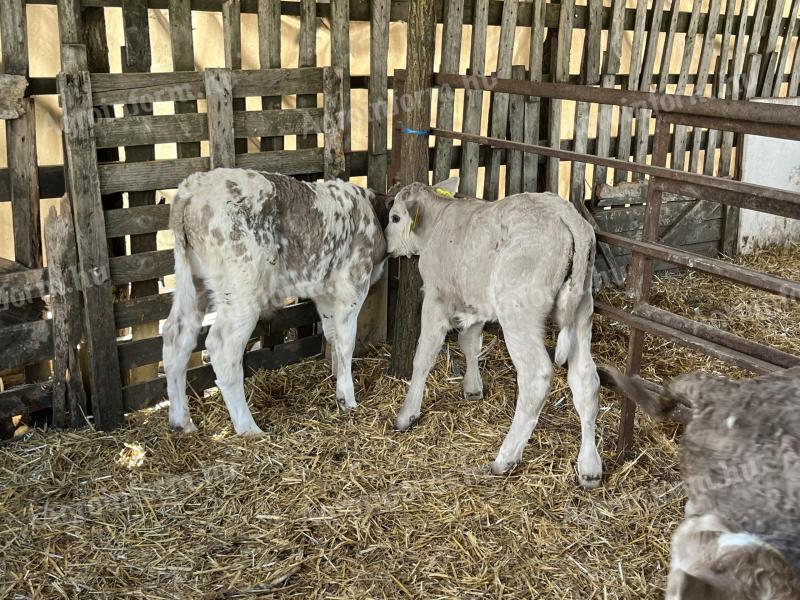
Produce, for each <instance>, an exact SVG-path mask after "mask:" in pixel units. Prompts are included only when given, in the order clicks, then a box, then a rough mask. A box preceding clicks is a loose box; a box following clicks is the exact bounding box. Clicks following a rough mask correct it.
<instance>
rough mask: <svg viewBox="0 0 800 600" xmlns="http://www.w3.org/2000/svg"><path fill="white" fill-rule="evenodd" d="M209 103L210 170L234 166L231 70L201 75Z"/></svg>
mask: <svg viewBox="0 0 800 600" xmlns="http://www.w3.org/2000/svg"><path fill="white" fill-rule="evenodd" d="M203 76H204V79H205V84H206V98H207V99H208V136H209V147H210V154H211V168H212V169H218V168H220V167H227V168H233V167H234V166H236V148H235V147H234V145H233V77H232V74H231V70H230V69H206V70H205V71H204V72H203Z"/></svg>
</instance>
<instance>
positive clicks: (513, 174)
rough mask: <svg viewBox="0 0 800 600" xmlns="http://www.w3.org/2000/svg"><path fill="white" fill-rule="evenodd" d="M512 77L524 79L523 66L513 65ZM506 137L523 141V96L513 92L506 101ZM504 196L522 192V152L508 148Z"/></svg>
mask: <svg viewBox="0 0 800 600" xmlns="http://www.w3.org/2000/svg"><path fill="white" fill-rule="evenodd" d="M511 77H512V79H525V66H524V65H514V67H512V69H511ZM508 139H510V140H512V141H515V142H524V141H525V97H524V96H520V95H518V94H514V95H512V96H510V97H509V102H508ZM506 156H507V161H506V196H510V195H512V194H518V193H520V192H522V191H523V190H522V152H520V151H518V150H508V151H507V152H506Z"/></svg>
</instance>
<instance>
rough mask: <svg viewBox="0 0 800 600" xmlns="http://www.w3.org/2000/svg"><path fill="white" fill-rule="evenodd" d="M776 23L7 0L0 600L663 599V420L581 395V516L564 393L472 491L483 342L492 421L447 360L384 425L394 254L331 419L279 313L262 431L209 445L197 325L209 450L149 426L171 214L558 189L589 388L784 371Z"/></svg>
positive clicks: (317, 350) (760, 18) (396, 327)
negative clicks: (306, 192) (351, 398)
mask: <svg viewBox="0 0 800 600" xmlns="http://www.w3.org/2000/svg"><path fill="white" fill-rule="evenodd" d="M799 17H800V1H798V0H785V1H784V0H765V1H762V0H703V1H702V2H690V1H688V0H647V1H636V0H561V1H560V2H559V1H555V0H549V1H548V0H529V1H525V0H503V1H500V0H468V1H466V2H465V1H464V0H408V1H394V2H390V1H389V0H372V1H371V2H366V1H362V0H331V1H330V2H315V1H312V0H300V1H284V2H280V1H277V0H221V1H217V0H59V1H58V3H56V2H55V0H6V1H5V2H4V3H3V5H2V6H1V7H0V42H1V43H2V69H0V71H2V73H3V74H2V75H0V118H3V120H4V123H5V127H4V128H0V167H2V168H0V431H1V432H2V433H3V434H4V437H6V438H8V439H7V440H4V441H2V442H0V482H2V485H0V506H2V507H3V510H2V511H0V514H1V515H2V516H0V531H2V536H0V539H1V540H2V541H0V543H2V546H3V552H2V555H1V556H0V565H1V566H2V568H0V595H1V596H3V597H6V596H7V597H19V598H23V597H57V596H59V597H65V596H66V597H73V596H81V597H83V596H88V595H89V594H98V595H107V596H122V595H128V596H137V597H147V598H154V597H169V598H174V597H198V596H202V597H209V598H227V597H230V598H233V597H272V596H280V597H298V598H300V597H302V598H307V597H322V596H325V597H387V598H389V597H390V598H394V597H401V596H410V597H418V596H419V597H421V596H425V597H428V596H430V597H461V598H468V597H485V596H496V597H509V598H516V597H520V598H522V597H526V598H527V597H541V598H553V597H558V598H562V597H563V598H593V597H598V598H599V597H602V598H661V597H663V594H664V589H665V583H666V574H667V571H668V568H669V556H670V546H669V540H670V535H671V533H672V531H673V530H674V529H675V527H676V525H677V524H678V523H679V522H680V521H681V519H682V517H683V510H684V502H685V496H684V494H683V491H682V488H681V482H680V476H679V453H678V446H677V440H678V439H679V438H680V434H681V431H682V427H681V426H680V425H679V424H675V423H666V424H659V423H654V422H653V421H651V420H650V419H648V418H647V417H645V416H642V415H640V414H637V413H636V411H635V410H634V409H633V407H632V406H631V405H630V404H629V403H626V402H624V401H622V399H621V397H620V396H618V395H617V394H615V393H614V391H613V390H611V389H608V388H605V387H604V388H602V390H601V411H600V416H599V418H598V438H599V442H600V451H601V455H602V457H603V460H604V463H605V464H606V476H605V477H604V480H603V483H602V485H601V486H600V488H598V489H597V490H594V491H591V492H584V491H581V490H579V489H578V487H577V484H576V473H575V466H574V462H575V457H576V456H577V452H578V447H579V440H580V434H579V431H580V423H579V419H578V417H577V415H576V414H575V411H574V409H573V408H572V402H571V398H570V393H569V390H568V388H567V382H566V377H565V373H566V371H564V370H562V369H557V370H556V376H555V378H554V381H553V385H552V389H551V392H550V395H549V398H548V402H547V404H546V408H545V411H544V413H543V415H542V418H541V420H540V422H539V426H538V427H537V429H536V430H535V432H534V435H533V437H532V439H531V441H530V443H529V445H528V447H527V449H526V451H525V454H524V460H523V463H522V464H521V465H520V466H519V467H518V468H517V469H516V470H514V471H513V472H512V473H511V474H509V475H507V476H503V477H494V476H491V475H489V473H488V464H489V462H490V460H491V458H492V452H493V451H494V450H495V449H496V446H497V444H499V441H500V440H501V439H502V436H503V434H504V432H505V431H506V429H507V426H508V423H509V422H510V420H511V417H512V414H513V411H514V402H515V396H516V374H515V371H514V368H513V365H512V363H511V361H510V359H509V357H508V354H507V352H506V349H505V345H504V343H503V338H502V331H501V330H499V329H498V328H491V329H490V330H489V331H488V332H487V334H486V335H485V338H484V349H483V351H482V353H481V359H480V363H481V368H482V374H483V379H484V382H485V398H484V399H483V400H482V401H477V402H471V401H466V400H464V399H463V395H462V391H461V379H462V376H463V371H464V363H463V356H462V355H461V353H460V351H459V349H458V344H457V343H455V339H452V340H451V339H448V342H447V344H446V346H445V348H444V350H443V352H442V353H441V354H440V356H439V359H438V361H437V364H436V367H435V369H434V371H433V373H432V375H431V378H430V379H429V381H428V388H427V390H428V391H427V396H426V402H427V403H428V406H429V407H428V408H427V412H426V415H425V418H424V419H423V420H422V421H421V422H420V423H419V425H418V426H417V427H415V428H414V429H413V430H412V431H410V432H407V433H402V434H401V433H398V432H395V431H394V430H393V429H392V419H393V417H394V414H395V413H396V411H397V409H398V408H399V406H400V404H401V403H402V398H403V396H404V394H405V391H406V388H407V383H406V380H407V379H408V378H409V375H410V359H411V357H413V349H414V345H415V343H416V334H417V332H418V327H419V325H418V316H415V314H414V310H413V306H415V304H416V303H418V301H419V296H418V287H419V283H418V275H417V274H416V273H415V267H413V263H406V262H404V261H400V262H399V263H393V264H392V265H391V267H390V269H389V272H388V274H387V276H386V277H385V278H384V279H382V280H381V281H380V282H379V283H378V284H377V285H376V286H375V287H374V288H373V290H372V291H371V293H370V297H369V298H368V301H367V303H366V304H365V306H364V309H363V310H362V314H361V317H360V320H359V337H360V346H361V348H360V350H359V353H358V357H357V358H356V359H355V361H354V367H353V368H354V379H355V382H356V396H357V399H358V401H359V404H360V407H359V409H358V410H357V411H356V412H354V413H352V414H343V413H341V412H340V411H339V409H338V407H337V403H336V398H335V379H334V378H333V377H332V376H331V373H330V366H329V364H328V362H327V361H326V359H325V341H324V337H323V335H322V330H321V327H320V325H319V317H318V315H317V313H316V310H315V309H314V306H313V304H312V303H310V302H308V301H304V300H302V299H297V298H292V299H287V303H286V307H285V309H284V310H283V311H281V312H280V313H279V314H278V315H277V316H275V318H273V319H272V320H271V321H268V322H262V323H259V325H258V326H257V329H256V331H254V334H253V339H252V344H251V346H250V348H249V351H248V352H247V354H246V358H245V363H246V365H247V370H246V373H247V376H248V377H247V396H248V400H249V402H250V406H251V408H252V410H253V413H254V415H255V417H256V420H257V421H258V422H259V423H260V424H261V426H262V428H263V429H264V430H265V431H266V432H267V435H265V436H263V437H261V438H258V439H244V438H241V437H238V436H236V435H234V432H233V430H232V428H231V425H230V419H229V417H228V413H227V411H226V410H225V405H224V403H223V401H222V399H221V398H220V396H219V393H218V392H217V391H216V389H215V388H214V372H213V369H212V367H211V365H210V364H209V363H208V360H207V356H206V355H205V352H204V340H205V334H206V333H207V331H208V328H207V325H208V323H209V322H211V320H213V315H210V316H209V318H208V319H209V320H208V321H207V322H206V328H204V330H203V333H202V334H201V338H200V340H199V343H198V347H197V349H196V350H197V353H196V354H195V355H194V356H193V358H192V364H191V366H192V368H191V369H190V371H189V393H190V396H191V397H192V401H191V404H192V410H193V413H194V415H195V422H196V423H197V424H198V426H199V432H198V433H197V434H193V435H189V436H176V435H172V434H170V433H169V431H168V428H167V417H166V409H165V408H164V399H165V396H166V385H165V383H164V378H163V367H162V365H161V358H162V337H161V332H162V327H163V320H164V319H165V318H166V316H167V314H168V312H169V308H170V304H171V300H172V291H173V289H174V276H173V273H174V266H173V261H172V246H173V241H172V237H171V233H170V232H169V228H168V218H169V209H170V204H171V202H172V199H173V197H174V192H175V188H176V187H177V185H178V184H179V183H180V181H181V180H182V179H183V178H184V177H186V176H187V175H189V174H191V173H193V172H196V171H201V170H209V169H211V168H214V167H218V166H229V167H234V166H236V167H242V168H252V169H257V170H271V171H279V172H283V173H286V174H290V175H294V176H298V177H301V178H306V179H322V178H325V179H330V178H337V177H338V178H345V179H350V180H351V181H353V182H355V183H358V184H361V185H368V186H369V187H371V188H373V189H376V190H381V191H385V190H386V189H387V188H389V187H391V185H392V184H393V183H395V182H400V183H409V182H411V181H415V180H423V179H424V180H429V181H432V182H433V181H439V180H441V179H445V178H446V177H448V176H450V175H459V176H460V177H461V190H460V191H461V193H462V194H464V195H467V196H476V197H481V198H485V199H491V200H494V199H500V198H503V197H505V196H507V195H510V194H512V193H517V192H520V191H533V192H537V191H553V192H556V193H558V194H559V195H561V196H562V197H563V198H565V199H566V200H569V201H571V202H572V203H573V204H574V205H575V206H576V207H577V208H579V210H580V211H581V212H582V213H583V214H584V216H585V217H586V218H587V219H588V220H590V222H592V223H593V224H594V225H595V227H596V230H597V232H598V240H599V242H600V243H599V244H598V253H597V254H598V257H597V262H596V269H595V271H596V274H595V289H596V318H595V326H594V334H593V339H594V342H593V353H594V357H595V360H596V361H597V363H598V364H601V365H614V366H617V367H619V368H620V369H623V370H627V371H628V372H629V373H636V372H639V373H641V374H642V376H643V377H645V379H647V380H648V381H649V382H650V384H651V385H652V386H654V389H658V386H659V385H660V384H662V383H663V382H664V381H666V380H668V379H669V378H671V377H673V376H675V375H679V374H681V373H686V372H689V371H692V370H703V371H706V372H709V373H716V374H722V375H727V376H730V377H737V378H738V377H749V376H752V375H753V374H762V373H768V372H773V371H776V370H779V369H783V368H787V367H791V366H795V365H798V364H800V358H797V357H800V326H799V325H798V323H800V305H798V303H797V299H798V298H800V283H798V282H800V245H798V241H800V235H798V233H800V229H799V228H798V226H797V218H798V217H800V208H799V207H800V195H798V193H797V192H798V191H799V190H798V186H800V180H799V179H798V177H797V173H798V172H800V159H798V158H797V157H798V156H800V153H797V152H796V147H797V146H796V145H797V141H798V140H800V108H798V105H797V100H796V96H797V91H798V87H800V45H799V44H798V35H799V34H800V23H799V22H798V18H799ZM215 96H216V97H215ZM220 98H222V99H227V100H228V102H227V103H223V104H224V105H225V106H226V109H225V110H223V111H219V110H216V111H215V109H214V106H216V105H217V104H216V103H215V102H214V101H215V100H218V99H220ZM68 124H73V125H74V126H73V127H70V126H69V125H68ZM415 131H422V132H427V133H429V135H415V134H414V133H413V132H415ZM795 163H797V164H795ZM65 194H66V197H65ZM552 343H554V339H553V340H551V345H552Z"/></svg>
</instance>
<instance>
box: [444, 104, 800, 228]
mask: <svg viewBox="0 0 800 600" xmlns="http://www.w3.org/2000/svg"><path fill="white" fill-rule="evenodd" d="M770 106H772V105H770ZM431 134H432V135H436V136H441V137H448V138H451V139H454V140H462V141H465V142H475V143H478V144H486V145H489V146H494V147H495V148H508V149H510V150H520V151H522V152H531V153H533V154H541V155H542V156H552V157H556V158H560V159H562V160H571V161H577V162H585V163H589V164H594V165H600V166H605V167H609V168H612V169H623V170H626V171H634V172H636V173H644V174H645V175H650V176H652V177H658V178H659V179H663V180H671V181H675V182H678V183H680V184H681V185H683V186H684V187H685V186H688V185H689V184H692V185H694V186H696V187H695V188H694V189H697V187H698V186H699V187H701V188H703V189H709V190H724V191H726V192H733V193H737V194H740V195H741V198H734V200H736V201H735V202H730V204H732V205H733V206H743V207H744V208H749V209H751V210H756V211H760V212H767V213H771V214H775V215H779V216H783V217H790V218H793V219H800V194H796V193H794V192H787V191H784V190H779V189H775V188H769V187H765V186H761V185H754V184H751V183H742V182H741V181H734V180H731V179H722V178H719V177H710V176H708V175H700V174H698V173H685V172H683V171H675V170H673V169H668V168H666V167H655V166H652V165H641V164H637V163H634V162H628V161H624V160H618V159H616V158H605V157H600V156H592V155H591V154H581V153H579V152H572V151H570V150H557V149H555V148H550V147H548V146H539V145H535V144H525V143H523V142H512V141H509V140H501V139H499V138H492V137H486V136H481V135H473V134H469V133H460V132H456V131H449V130H447V129H438V128H434V129H432V130H431ZM688 195H692V194H688ZM695 195H696V197H700V198H702V197H704V195H703V192H695ZM746 198H749V199H750V200H749V201H747V200H746ZM713 200H715V201H717V202H721V203H723V204H729V202H728V201H727V199H726V197H725V196H723V195H720V197H715V198H713Z"/></svg>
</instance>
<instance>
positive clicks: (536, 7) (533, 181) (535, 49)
mask: <svg viewBox="0 0 800 600" xmlns="http://www.w3.org/2000/svg"><path fill="white" fill-rule="evenodd" d="M546 9H547V2H545V0H533V2H532V4H531V11H532V16H531V50H530V72H529V73H528V77H529V79H530V80H531V81H541V80H542V63H543V61H542V58H543V55H544V21H545V14H546ZM541 118H542V100H541V98H538V97H536V96H528V97H527V98H526V99H525V136H524V137H525V143H526V144H539V129H540V122H541ZM522 165H523V166H522V170H523V176H522V179H523V184H522V186H523V189H524V190H525V191H526V192H536V191H538V187H537V181H538V179H539V155H538V154H532V153H530V152H526V153H525V154H524V155H523V157H522Z"/></svg>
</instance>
